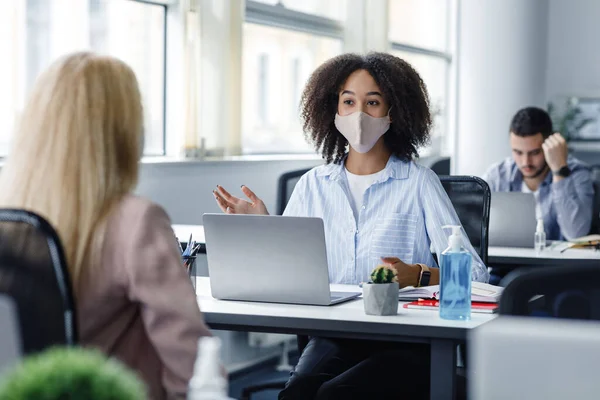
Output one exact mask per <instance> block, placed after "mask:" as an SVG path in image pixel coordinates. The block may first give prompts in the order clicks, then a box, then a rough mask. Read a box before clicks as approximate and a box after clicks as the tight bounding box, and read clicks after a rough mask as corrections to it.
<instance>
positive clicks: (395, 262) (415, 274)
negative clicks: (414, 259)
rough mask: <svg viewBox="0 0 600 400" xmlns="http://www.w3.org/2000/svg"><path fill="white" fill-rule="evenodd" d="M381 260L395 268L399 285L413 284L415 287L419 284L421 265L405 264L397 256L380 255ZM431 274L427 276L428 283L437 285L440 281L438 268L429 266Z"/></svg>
mask: <svg viewBox="0 0 600 400" xmlns="http://www.w3.org/2000/svg"><path fill="white" fill-rule="evenodd" d="M381 261H383V262H384V263H385V264H387V265H389V266H390V267H392V268H394V269H395V270H396V273H397V274H398V283H399V284H400V287H401V288H402V287H405V286H414V287H417V285H418V284H419V278H420V276H421V267H420V266H419V265H418V264H406V263H405V262H403V261H402V260H400V259H399V258H398V257H381ZM429 271H430V272H431V276H430V278H429V285H437V284H439V283H440V270H439V268H429Z"/></svg>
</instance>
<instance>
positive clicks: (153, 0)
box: [128, 0, 178, 157]
mask: <svg viewBox="0 0 600 400" xmlns="http://www.w3.org/2000/svg"><path fill="white" fill-rule="evenodd" d="M128 1H133V2H135V3H142V4H147V5H150V6H160V7H162V8H163V9H164V14H163V15H164V16H163V32H162V36H163V49H162V51H163V61H162V64H163V65H162V68H163V79H162V150H161V151H160V152H159V153H158V154H146V152H145V151H144V154H143V156H144V157H164V156H166V155H167V75H168V72H167V65H168V63H167V60H168V56H167V51H168V48H169V46H168V45H167V40H168V39H169V34H168V31H169V29H168V25H167V23H168V22H167V21H168V20H169V17H168V14H169V11H170V9H171V7H173V6H176V5H177V4H178V1H176V0H162V1H161V0H128Z"/></svg>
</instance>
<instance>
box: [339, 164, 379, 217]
mask: <svg viewBox="0 0 600 400" xmlns="http://www.w3.org/2000/svg"><path fill="white" fill-rule="evenodd" d="M345 170H346V176H347V177H348V186H349V187H350V194H352V200H351V201H350V204H351V205H352V211H354V218H356V219H357V220H358V209H359V208H360V207H361V206H362V205H363V196H364V194H365V191H366V190H367V189H368V188H369V186H371V185H372V184H373V183H374V182H375V181H377V180H378V179H379V177H380V176H381V175H382V174H383V171H384V170H381V171H379V172H376V173H374V174H370V175H355V174H353V173H351V172H350V171H348V170H347V169H345Z"/></svg>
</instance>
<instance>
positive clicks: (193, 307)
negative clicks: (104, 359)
mask: <svg viewBox="0 0 600 400" xmlns="http://www.w3.org/2000/svg"><path fill="white" fill-rule="evenodd" d="M79 287H80V290H79V291H78V295H77V300H76V303H77V319H78V323H79V337H80V341H81V343H82V345H84V346H89V347H95V348H99V349H100V350H102V351H103V352H104V353H106V354H107V355H109V356H114V357H115V358H117V359H119V360H120V361H122V362H123V363H125V364H126V365H127V366H129V367H130V368H132V369H133V370H134V371H136V372H137V373H138V374H139V376H140V378H141V379H143V380H144V382H145V383H146V385H147V387H148V391H149V395H150V397H151V398H152V399H154V400H161V399H173V398H185V395H186V391H187V384H188V381H189V380H190V378H191V376H192V373H193V366H194V361H195V359H196V352H197V345H198V339H199V338H200V337H201V336H208V335H210V332H209V330H208V328H207V327H206V325H205V324H204V322H203V319H202V315H201V314H200V310H199V309H198V303H197V301H196V295H195V293H194V290H193V287H192V284H191V282H190V279H189V278H188V275H187V272H186V270H185V268H184V267H183V264H182V262H181V256H180V252H179V249H178V248H177V243H176V241H175V236H174V234H173V230H172V228H171V222H170V220H169V217H168V216H167V214H166V213H165V211H164V210H163V209H162V208H161V207H159V206H157V205H156V204H153V203H151V202H150V201H148V200H145V199H142V198H139V197H136V196H133V195H128V196H126V197H125V198H124V199H123V201H122V202H121V204H120V205H119V206H117V207H116V208H115V210H114V211H113V212H112V214H111V215H110V216H109V220H108V222H107V226H106V235H105V238H104V245H103V248H102V253H101V257H100V261H99V263H97V264H94V265H91V266H89V268H87V269H86V272H85V273H84V274H83V276H82V280H81V282H80V286H79Z"/></svg>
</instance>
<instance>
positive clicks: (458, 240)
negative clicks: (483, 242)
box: [442, 225, 463, 251]
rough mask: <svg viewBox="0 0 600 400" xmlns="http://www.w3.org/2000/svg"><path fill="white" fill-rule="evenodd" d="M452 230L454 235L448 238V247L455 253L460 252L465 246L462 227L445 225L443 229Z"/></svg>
mask: <svg viewBox="0 0 600 400" xmlns="http://www.w3.org/2000/svg"><path fill="white" fill-rule="evenodd" d="M447 228H452V235H450V236H448V247H450V248H451V249H452V250H453V251H459V250H460V248H461V247H462V245H463V241H462V232H461V228H462V226H460V225H444V226H442V229H447Z"/></svg>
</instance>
